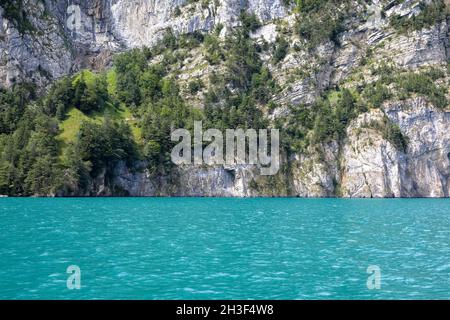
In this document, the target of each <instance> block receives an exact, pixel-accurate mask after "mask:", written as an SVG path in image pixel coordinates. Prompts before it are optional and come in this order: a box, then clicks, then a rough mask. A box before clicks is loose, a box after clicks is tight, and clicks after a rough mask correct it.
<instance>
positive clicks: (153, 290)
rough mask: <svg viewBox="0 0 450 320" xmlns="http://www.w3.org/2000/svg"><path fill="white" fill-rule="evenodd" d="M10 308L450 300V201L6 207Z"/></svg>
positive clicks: (0, 239)
mask: <svg viewBox="0 0 450 320" xmlns="http://www.w3.org/2000/svg"><path fill="white" fill-rule="evenodd" d="M69 265H77V266H79V267H80V268H81V289H80V290H69V289H67V286H66V280H67V277H68V274H67V273H66V269H67V267H68V266H69ZM369 265H376V266H378V267H379V268H380V269H381V288H380V289H379V290H369V289H368V288H367V278H368V276H369V274H367V267H368V266H369ZM0 298H2V299H426V298H428V299H449V298H450V200H449V199H266V198H258V199H220V198H86V199H78V198H75V199H73V198H72V199H18V198H4V199H0Z"/></svg>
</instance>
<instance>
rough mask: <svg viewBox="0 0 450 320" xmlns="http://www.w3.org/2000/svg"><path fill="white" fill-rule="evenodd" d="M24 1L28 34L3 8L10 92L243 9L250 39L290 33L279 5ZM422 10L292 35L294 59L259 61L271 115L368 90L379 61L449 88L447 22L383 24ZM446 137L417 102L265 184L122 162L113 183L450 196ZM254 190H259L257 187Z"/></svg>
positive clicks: (398, 9) (375, 1)
mask: <svg viewBox="0 0 450 320" xmlns="http://www.w3.org/2000/svg"><path fill="white" fill-rule="evenodd" d="M23 2H24V4H25V6H26V8H27V9H26V11H27V13H28V15H27V19H28V20H29V22H30V25H31V28H32V29H33V30H32V31H27V32H25V33H23V32H21V31H20V30H19V29H18V28H17V26H16V25H15V23H14V21H13V20H12V19H11V17H8V16H7V15H6V14H5V12H4V10H3V9H2V8H1V7H0V85H1V86H5V87H8V86H11V85H12V84H13V83H15V82H18V81H23V80H25V79H26V80H30V79H32V81H34V82H35V83H38V84H39V85H41V86H44V85H45V84H47V83H49V82H51V81H52V80H54V79H57V78H59V77H60V76H62V75H64V74H68V73H71V72H74V71H76V70H79V69H80V68H84V67H90V68H102V67H105V66H106V65H108V63H109V61H110V56H111V55H112V54H113V53H115V52H119V51H122V50H126V49H128V48H132V47H141V46H144V45H145V46H151V45H152V44H154V43H155V42H156V41H157V40H158V39H159V38H160V37H161V35H162V34H163V32H164V30H167V29H168V28H170V29H172V30H173V31H174V32H175V33H176V34H180V33H190V32H193V31H196V30H199V31H202V32H210V31H211V30H213V29H214V27H215V26H217V25H219V24H222V25H223V26H224V28H223V29H222V31H221V36H223V35H225V34H226V33H227V32H228V31H229V30H230V29H232V28H233V27H234V26H236V25H237V24H239V20H238V15H239V13H240V12H241V10H246V11H248V12H251V13H255V14H256V15H257V16H258V17H259V19H260V20H261V21H262V22H263V26H262V27H261V28H259V29H258V30H256V31H255V32H253V33H252V37H253V38H254V39H255V41H263V42H267V43H269V44H270V43H274V42H275V41H276V39H277V35H278V34H280V33H282V32H283V30H284V31H286V30H288V31H289V30H290V28H292V27H293V26H294V23H295V18H294V12H293V11H292V10H291V9H292V8H290V7H289V6H288V7H286V6H285V5H284V4H283V2H282V1H281V0H248V1H241V0H216V1H189V2H187V1H185V0H91V1H67V0H46V1H38V0H23ZM417 3H418V1H413V0H407V1H379V0H372V1H368V4H367V5H365V6H363V5H361V4H360V3H359V2H356V1H355V4H354V8H355V12H356V13H357V14H356V16H358V18H351V19H348V21H346V23H345V30H343V31H342V32H340V33H339V35H338V38H339V45H336V44H335V43H333V42H331V41H324V42H323V43H321V44H320V45H318V46H317V47H316V48H313V49H312V50H304V49H303V47H304V43H303V42H301V41H300V40H299V39H298V38H297V37H295V36H293V35H292V34H290V33H289V32H287V34H288V36H287V37H288V43H289V47H290V48H291V49H290V50H289V52H288V54H287V55H286V56H285V57H284V58H283V60H282V61H281V62H280V63H279V64H278V65H276V66H275V65H273V64H271V63H270V61H271V59H272V57H271V56H264V55H263V56H262V57H261V59H262V60H263V61H264V62H265V63H267V65H268V67H269V69H270V70H271V72H272V73H273V75H274V77H275V78H276V80H277V82H278V83H279V85H280V87H281V90H280V91H279V92H278V93H277V94H276V96H274V97H273V99H274V100H275V101H277V102H278V103H279V107H278V108H277V109H275V110H274V111H273V112H272V113H271V114H270V116H269V117H271V118H272V119H276V118H278V117H281V116H283V115H286V114H287V113H289V108H288V106H289V105H299V104H306V105H308V104H311V103H312V102H314V100H315V99H317V98H318V97H319V96H320V95H321V94H322V93H323V92H324V91H325V90H327V89H329V88H335V87H339V86H343V87H349V88H354V87H358V85H361V83H362V81H364V83H366V84H367V83H370V82H371V81H373V82H375V81H376V80H377V79H378V75H377V74H376V73H373V72H372V73H371V72H370V69H371V68H374V67H376V66H378V65H379V63H380V62H382V61H383V62H388V63H390V65H391V66H392V67H393V68H395V69H396V70H402V71H405V70H406V71H418V70H422V69H426V68H429V67H435V68H437V69H440V70H443V71H444V72H445V73H446V75H445V77H444V79H441V80H439V81H441V83H440V84H441V85H443V86H447V87H448V83H449V82H448V81H449V77H448V63H449V41H448V39H449V38H448V20H447V21H442V22H439V23H437V24H434V25H431V26H426V27H424V28H422V29H420V30H415V31H412V32H409V33H407V34H403V33H399V32H396V30H394V28H392V27H391V26H390V25H389V21H390V18H391V17H392V16H394V15H399V16H403V17H408V16H414V15H417V14H419V13H420V12H421V10H422V9H421V7H420V6H418V5H417ZM362 7H364V9H363V8H362ZM77 10H79V11H77ZM361 15H362V16H363V18H361ZM73 19H78V20H76V21H75V20H73ZM285 34H286V32H285ZM369 52H370V57H369ZM368 59H369V60H370V61H371V62H370V63H368V62H367V60H368ZM192 68H194V67H192ZM196 69H197V70H196V73H195V76H199V77H204V78H206V77H207V75H208V74H209V72H210V67H205V68H204V69H201V68H200V69H199V68H196ZM187 74H188V73H184V72H183V70H181V74H180V75H179V77H180V79H183V77H184V79H186V78H189V76H191V75H192V73H189V75H187ZM448 96H449V93H448V90H447V97H448ZM386 119H387V120H388V121H389V122H390V123H391V124H393V125H398V127H399V128H400V130H401V133H402V134H403V135H404V136H405V137H406V138H407V139H408V140H409V143H408V145H407V148H406V149H404V150H401V148H399V147H398V146H396V145H395V144H394V143H392V141H389V139H387V138H386V136H385V135H384V134H383V133H382V130H381V129H380V127H376V126H374V125H373V124H374V123H381V122H383V121H384V122H386V121H387V120H386ZM449 128H450V109H449V108H448V106H447V107H446V108H443V109H442V108H440V109H439V108H437V106H435V105H433V104H432V103H431V102H430V101H429V99H427V98H426V97H423V96H420V95H417V96H413V97H408V98H407V99H400V98H398V97H397V96H395V97H392V98H391V99H389V100H388V101H385V102H384V103H383V104H382V105H381V107H380V108H379V109H376V110H375V109H371V110H369V111H367V112H364V113H362V114H360V115H359V116H358V117H357V118H356V119H354V120H353V121H352V122H351V123H350V125H349V126H348V128H347V130H346V133H347V134H346V138H345V139H344V140H343V141H335V142H330V143H326V144H324V145H323V146H322V147H321V149H322V152H321V154H320V155H318V154H317V153H316V152H314V151H311V152H309V151H305V152H303V153H299V154H295V155H290V156H289V158H286V159H285V166H286V170H281V171H280V173H279V174H278V175H277V176H276V177H274V178H271V179H272V180H270V179H262V178H261V177H258V174H257V170H256V168H254V167H252V166H234V167H225V168H224V167H221V166H218V167H194V166H188V167H179V168H177V169H176V170H175V172H173V173H172V174H171V175H170V176H167V177H154V176H152V175H150V174H149V172H148V171H147V169H146V164H145V163H139V164H136V166H135V168H132V169H130V168H127V167H126V166H125V164H123V163H121V164H119V165H118V166H117V167H116V169H115V178H114V185H115V186H117V187H118V188H120V189H121V190H123V191H124V192H125V193H126V194H129V195H134V196H151V195H179V196H262V195H264V196H272V195H281V196H307V197H323V196H344V197H448V196H449V191H450V180H449V179H450V143H449V142H450V130H449ZM104 180H105V179H104V177H102V176H101V175H100V176H99V178H98V179H97V181H96V182H95V183H96V186H95V187H93V188H94V189H95V190H94V192H93V193H94V194H97V195H111V194H113V193H114V191H113V190H111V188H109V187H108V186H106V185H105V183H104ZM269 180H270V181H269ZM255 182H256V184H259V185H260V186H262V187H259V188H258V187H255ZM274 186H276V187H274Z"/></svg>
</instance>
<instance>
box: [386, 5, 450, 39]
mask: <svg viewBox="0 0 450 320" xmlns="http://www.w3.org/2000/svg"><path fill="white" fill-rule="evenodd" d="M420 8H421V12H420V13H419V14H418V15H416V16H413V17H407V16H403V17H401V16H399V15H394V16H392V17H391V19H390V25H391V26H392V27H393V28H395V29H396V30H398V31H399V32H400V33H407V32H409V31H414V30H421V29H423V28H427V27H430V26H433V25H435V24H437V23H440V22H442V21H444V20H445V19H446V18H447V16H448V13H449V11H448V10H449V9H448V7H447V6H446V5H445V3H444V1H443V0H436V1H431V2H430V3H429V4H426V3H424V2H421V3H420Z"/></svg>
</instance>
